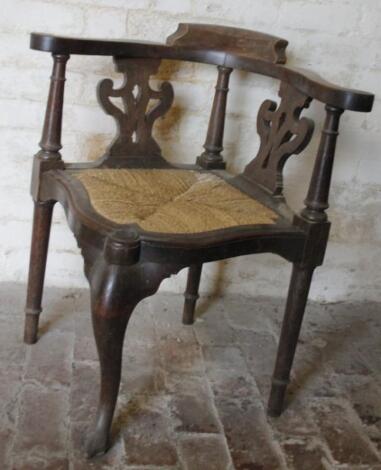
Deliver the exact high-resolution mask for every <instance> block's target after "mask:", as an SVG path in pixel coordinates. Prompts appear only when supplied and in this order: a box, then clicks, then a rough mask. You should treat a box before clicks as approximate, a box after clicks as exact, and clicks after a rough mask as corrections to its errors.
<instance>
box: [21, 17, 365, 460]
mask: <svg viewBox="0 0 381 470" xmlns="http://www.w3.org/2000/svg"><path fill="white" fill-rule="evenodd" d="M286 45H287V41H284V40H280V39H279V38H274V37H273V36H268V35H264V34H263V33H257V32H248V31H247V30H239V29H237V28H227V27H220V26H214V25H213V26H211V25H192V24H185V25H180V27H179V29H178V31H177V32H176V33H175V34H174V35H172V36H170V37H169V38H168V40H167V44H157V43H156V44H155V43H141V42H132V41H104V40H88V39H74V38H63V37H55V36H51V35H44V34H33V35H32V37H31V47H32V48H34V49H38V50H45V51H50V52H52V53H53V59H54V65H53V74H52V81H51V87H50V93H49V99H48V105H47V110H46V118H45V125H44V131H43V137H42V140H41V151H40V152H39V153H38V154H37V156H36V157H35V164H34V170H33V177H32V178H33V180H32V181H33V182H32V195H33V198H34V200H35V205H36V208H35V216H34V225H33V239H32V249H31V258H30V276H29V281H28V299H27V308H26V313H27V320H26V330H25V341H26V342H28V343H32V342H35V341H36V338H37V326H38V315H39V313H40V311H41V296H42V286H43V279H44V272H45V264H46V253H47V247H48V240H49V231H50V224H51V214H52V209H53V204H54V203H55V202H56V201H58V202H60V204H62V206H63V207H64V210H65V212H66V215H67V220H68V223H69V225H70V228H71V229H72V231H73V233H74V235H75V237H76V239H77V242H78V245H79V246H80V248H81V250H82V254H83V257H84V261H85V263H84V265H85V274H86V276H87V278H88V280H89V284H90V290H91V305H92V317H93V325H94V334H95V337H96V342H97V348H98V353H99V358H100V364H101V392H100V401H99V407H98V412H97V417H96V422H95V427H94V432H93V433H92V435H91V436H90V439H89V443H88V448H87V450H88V455H89V456H94V455H97V454H100V453H103V452H105V451H106V450H107V448H108V446H109V443H110V442H109V432H110V427H111V423H112V417H113V413H114V409H115V404H116V400H117V395H118V389H119V383H120V367H121V354H122V345H123V339H124V334H125V330H126V326H127V323H128V320H129V318H130V316H131V314H132V312H133V310H134V307H135V306H136V304H137V303H138V302H139V301H140V300H142V299H143V298H144V297H147V296H149V295H152V294H153V293H154V292H156V290H157V289H158V287H159V285H160V283H161V281H162V280H163V279H164V278H165V277H168V276H169V275H171V274H174V273H177V272H178V271H179V270H180V269H183V268H184V267H190V269H189V276H188V282H187V288H186V293H185V305H184V317H183V319H184V323H188V324H189V323H191V322H192V321H193V318H194V308H195V304H196V299H197V295H198V287H199V281H200V276H201V267H202V265H203V263H206V262H209V261H215V260H221V259H226V258H230V257H234V256H240V255H245V254H254V253H275V254H278V255H279V256H281V257H283V258H284V259H286V260H288V261H290V262H291V263H293V265H294V269H293V274H292V279H291V283H290V290H289V295H288V301H287V306H286V313H285V318H284V322H283V327H282V334H281V339H280V344H279V350H278V355H277V361H276V367H275V372H274V378H273V385H272V391H271V394H270V401H269V413H270V414H272V415H278V414H279V413H280V412H281V410H282V407H283V401H284V396H285V392H286V386H287V382H288V380H289V376H290V370H291V366H292V362H293V357H294V354H295V348H296V344H297V340H298V336H299V331H300V327H301V323H302V318H303V313H304V309H305V305H306V301H307V296H308V290H309V286H310V282H311V278H312V273H313V271H314V269H315V268H316V267H317V266H319V265H321V264H322V263H323V259H324V254H325V250H326V246H327V241H328V234H329V229H330V223H329V221H328V220H327V216H326V214H325V210H326V209H327V207H328V195H329V187H330V183H331V173H332V165H333V160H334V151H335V142H336V137H337V132H338V124H339V117H340V115H341V113H342V110H344V109H351V110H357V111H370V110H371V108H372V104H373V99H374V96H373V95H372V94H370V93H367V92H362V91H356V90H351V89H347V88H342V87H338V86H336V85H333V84H331V83H329V82H326V81H325V80H323V79H321V78H320V77H319V76H317V75H315V74H313V73H310V72H307V71H304V70H297V69H292V68H290V67H287V66H286V65H283V62H284V61H285V54H284V51H285V47H286ZM69 54H88V55H110V56H114V60H115V64H116V68H117V71H119V72H121V73H122V74H123V75H124V78H125V82H124V84H123V85H122V86H121V88H120V89H118V90H115V89H114V88H113V83H112V81H111V80H104V81H102V82H101V84H100V86H99V100H100V103H101V105H102V107H103V108H104V110H105V111H106V113H108V114H110V115H111V116H113V117H114V119H115V120H116V122H117V126H118V134H117V136H116V138H115V140H114V141H113V143H112V144H111V146H110V147H109V149H108V151H107V152H106V155H104V156H103V157H102V158H100V159H99V160H98V161H96V162H93V163H82V164H64V163H63V162H62V159H61V156H60V153H59V151H60V149H61V123H62V105H63V92H64V78H65V64H66V62H67V59H68V56H69ZM161 59H170V60H188V61H195V62H201V63H209V64H213V65H217V66H218V70H219V77H218V83H217V87H216V88H217V89H216V95H215V98H214V102H213V108H212V113H211V119H210V123H209V129H208V135H207V139H206V142H205V152H204V155H203V156H201V157H200V158H199V160H198V163H199V164H200V165H201V166H203V167H204V170H202V171H205V172H206V173H207V172H209V171H210V169H211V168H214V170H213V173H214V174H215V175H218V176H219V177H221V178H223V179H224V180H225V181H226V182H227V183H228V184H231V185H232V186H234V187H236V188H237V189H239V190H241V191H243V192H244V193H246V194H247V195H248V196H250V197H252V198H255V199H256V200H257V201H259V202H261V203H262V204H264V205H265V206H267V207H269V208H270V209H272V210H273V211H274V212H275V213H277V215H278V218H277V220H276V221H275V223H274V224H273V225H252V226H250V225H246V226H238V227H230V228H225V229H221V230H214V231H210V232H203V233H195V234H168V233H155V232H147V231H145V230H143V229H141V227H140V226H138V225H137V224H127V225H120V224H116V223H114V222H112V221H111V220H108V219H105V218H103V217H102V216H101V215H100V214H98V213H97V212H96V211H95V209H94V208H93V207H92V205H91V202H90V200H89V196H88V194H87V192H86V190H85V188H84V187H83V186H82V184H81V183H80V181H79V180H78V179H77V178H76V177H75V175H76V174H77V173H78V172H81V171H83V170H86V169H89V168H99V169H107V168H172V169H176V168H178V169H183V170H184V169H189V170H198V171H200V166H199V165H197V164H195V165H178V166H176V165H172V164H170V163H169V162H167V161H166V160H165V158H164V157H163V156H162V155H161V150H160V147H159V145H158V144H157V142H156V141H155V140H154V138H153V136H152V128H153V125H154V122H155V120H156V119H157V118H158V117H159V116H163V115H164V114H165V112H166V111H167V110H168V109H169V107H170V106H171V104H172V100H173V90H172V87H171V85H170V84H168V83H164V84H163V85H162V86H161V88H160V89H159V90H157V91H155V90H152V89H151V88H150V86H149V79H150V77H151V76H152V75H153V74H155V73H156V71H157V69H158V66H159V63H160V60H161ZM231 69H240V70H246V71H248V72H253V73H259V74H262V75H265V76H269V77H272V78H275V79H278V80H279V81H280V82H281V87H280V98H281V101H280V104H279V106H278V107H277V106H276V104H275V103H274V102H272V101H269V100H267V101H265V102H264V103H263V105H262V106H261V108H260V110H259V114H258V132H259V134H260V138H261V145H260V148H259V152H258V155H257V157H256V158H255V159H254V160H253V162H251V163H250V164H249V165H247V167H246V169H245V171H244V173H243V174H241V175H238V176H233V175H231V174H229V173H228V172H226V171H225V170H222V169H218V170H216V169H217V168H222V166H223V165H222V163H223V161H222V158H221V151H222V146H223V131H224V120H225V114H226V97H227V88H228V79H229V75H230V72H231ZM117 98H120V100H121V107H120V108H119V107H118V105H116V104H115V99H117ZM311 99H316V100H318V101H320V102H322V103H324V104H325V105H326V111H327V117H326V123H325V126H324V130H323V133H322V139H321V144H320V147H319V151H318V154H317V158H316V162H315V169H314V171H313V175H312V178H311V183H310V189H309V192H308V195H307V199H306V201H305V204H306V207H305V209H304V210H303V211H302V212H301V214H300V215H295V214H294V213H293V212H292V211H291V209H290V208H289V207H288V206H287V203H286V201H285V199H284V197H283V196H282V169H283V166H284V164H285V162H286V160H287V158H288V157H289V156H290V155H291V154H297V153H299V152H301V151H302V150H303V149H304V148H305V147H306V146H307V145H308V143H309V141H310V139H311V134H312V130H313V123H312V122H311V121H310V120H307V119H306V118H304V117H301V113H302V111H303V110H304V108H306V107H307V106H308V104H309V102H310V101H311ZM150 100H156V101H157V102H158V103H157V105H156V107H154V108H152V107H151V103H150ZM208 162H209V163H210V162H211V163H212V165H210V164H209V166H208Z"/></svg>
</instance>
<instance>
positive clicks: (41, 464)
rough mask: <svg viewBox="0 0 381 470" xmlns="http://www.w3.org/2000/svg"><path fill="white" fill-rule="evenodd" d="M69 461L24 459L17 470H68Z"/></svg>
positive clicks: (47, 458)
mask: <svg viewBox="0 0 381 470" xmlns="http://www.w3.org/2000/svg"><path fill="white" fill-rule="evenodd" d="M69 466H70V464H69V460H68V459H65V458H62V459H60V458H54V457H52V458H49V457H46V458H43V457H28V456H27V457H26V459H25V460H23V461H22V463H21V464H20V466H19V465H17V470H69V468H70V467H69Z"/></svg>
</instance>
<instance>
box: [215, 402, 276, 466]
mask: <svg viewBox="0 0 381 470" xmlns="http://www.w3.org/2000/svg"><path fill="white" fill-rule="evenodd" d="M216 407H217V411H218V414H219V417H220V419H221V421H222V425H223V428H224V432H225V436H226V439H227V442H228V446H229V449H230V452H231V456H232V459H233V463H234V466H235V468H241V469H245V468H266V469H278V468H282V465H284V458H283V456H282V453H281V450H280V446H279V444H278V443H277V442H276V441H275V439H274V436H273V435H272V431H271V428H270V426H269V425H268V423H267V420H266V415H265V412H264V410H263V408H262V407H261V405H260V404H259V403H253V402H252V401H245V400H242V401H239V400H225V399H222V400H216Z"/></svg>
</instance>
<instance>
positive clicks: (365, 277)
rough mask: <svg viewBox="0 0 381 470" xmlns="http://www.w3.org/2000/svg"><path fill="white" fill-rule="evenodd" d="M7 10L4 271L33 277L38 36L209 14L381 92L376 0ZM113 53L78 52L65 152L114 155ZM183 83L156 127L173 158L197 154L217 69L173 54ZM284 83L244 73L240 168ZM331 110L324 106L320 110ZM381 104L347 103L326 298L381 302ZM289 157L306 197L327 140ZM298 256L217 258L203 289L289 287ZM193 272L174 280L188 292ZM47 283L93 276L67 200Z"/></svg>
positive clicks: (235, 105) (152, 26)
mask: <svg viewBox="0 0 381 470" xmlns="http://www.w3.org/2000/svg"><path fill="white" fill-rule="evenodd" d="M1 10H2V11H1V15H0V155H1V180H0V198H1V205H0V222H1V231H0V263H1V271H0V280H1V281H10V280H13V281H22V282H24V281H25V279H26V272H27V264H28V250H29V241H30V229H31V212H32V204H31V200H30V197H29V179H30V171H31V163H32V155H33V153H35V151H36V150H37V143H38V141H39V138H40V129H41V126H42V120H43V113H44V105H45V100H46V94H47V89H48V79H49V75H50V67H51V58H50V56H49V54H46V53H41V52H36V51H31V50H29V49H28V33H30V32H31V31H40V32H51V33H55V34H62V35H72V36H87V37H105V38H140V39H146V40H157V41H164V40H165V37H166V36H167V35H168V34H170V33H171V32H173V31H174V30H175V29H176V26H177V23H178V22H181V21H183V22H204V23H205V22H207V23H217V24H226V25H232V26H240V27H245V28H251V29H257V30H259V31H264V32H268V33H272V34H275V35H278V36H281V37H284V38H286V39H288V40H289V42H290V45H289V51H288V56H289V64H291V65H295V66H300V67H310V68H313V69H315V70H316V71H319V72H320V73H321V74H322V75H324V76H325V77H326V78H328V79H329V80H331V81H334V82H337V83H339V84H343V85H345V86H350V87H358V88H362V89H365V90H369V91H373V92H375V93H376V94H379V91H380V88H381V87H380V80H381V52H380V51H381V41H380V39H381V28H380V20H381V3H380V2H379V1H377V0H362V1H361V2H360V1H358V0H266V1H263V0H224V1H213V0H211V1H201V0H139V1H138V0H46V1H44V0H2V1H1ZM112 73H113V72H112V62H111V60H110V59H109V58H102V57H80V56H73V57H72V58H71V59H70V61H69V63H68V81H67V88H66V90H67V93H66V102H65V105H66V106H65V114H64V133H63V145H64V147H63V152H62V153H63V156H64V158H65V159H66V160H67V161H75V160H82V161H86V160H90V159H94V158H96V157H97V156H99V155H101V154H102V151H103V149H104V148H105V146H106V144H107V142H108V141H109V139H110V137H111V135H112V133H113V123H112V121H111V119H110V118H109V117H107V116H106V115H104V114H103V112H102V111H101V110H100V108H99V107H98V106H97V103H96V99H95V86H96V83H97V82H98V81H99V80H100V79H101V78H104V77H107V76H109V75H110V74H112ZM161 75H162V77H170V78H171V80H172V82H173V84H174V87H175V93H176V102H175V107H174V109H173V110H172V111H171V112H170V113H169V115H168V117H167V119H166V120H164V121H163V122H162V123H161V124H160V126H159V127H158V129H157V135H158V139H159V140H160V141H161V143H162V147H163V149H164V152H165V154H166V155H167V156H168V157H169V158H170V159H171V160H172V161H183V162H193V161H194V158H195V156H196V155H197V154H198V153H199V152H200V151H201V148H202V144H203V141H204V137H205V131H206V125H207V120H208V116H209V110H210V104H211V100H212V95H213V91H212V90H213V86H214V81H215V77H216V70H215V68H214V67H212V66H205V65H202V66H199V65H197V66H196V65H194V64H185V65H183V66H181V67H179V66H177V65H175V64H174V65H168V64H163V69H162V74H161ZM276 92H277V83H276V82H273V81H269V80H267V79H264V78H263V77H259V76H250V75H248V74H246V73H242V72H234V73H233V75H232V80H231V92H230V96H229V103H228V119H227V127H226V141H225V156H226V158H227V160H228V161H229V166H230V169H231V170H233V171H238V170H239V169H241V168H242V167H243V165H244V164H245V163H246V162H248V161H249V159H250V158H251V157H252V156H253V154H254V153H255V152H256V149H257V146H258V139H257V136H256V130H255V116H256V112H257V109H258V106H259V104H260V103H261V101H262V100H263V99H265V98H271V97H273V98H274V97H276ZM308 114H309V115H310V116H312V117H313V118H317V119H321V118H322V116H323V113H322V107H321V105H319V104H318V103H313V105H312V106H311V108H310V109H309V110H308ZM380 128H381V112H380V101H379V98H378V97H377V99H376V102H375V107H374V111H373V113H372V114H370V115H367V114H357V113H350V112H348V113H346V114H345V115H344V117H343V120H342V131H341V136H340V137H339V143H338V151H337V161H336V166H335V170H334V184H333V191H332V197H331V205H332V208H331V209H330V211H329V212H330V217H331V219H332V221H333V231H332V237H331V242H330V245H329V249H328V253H327V257H326V262H325V265H324V266H323V267H322V268H320V269H319V270H318V271H317V273H316V276H315V282H314V284H313V289H312V297H313V298H316V299H320V300H325V301H332V300H334V301H338V300H344V299H369V298H371V299H375V300H378V299H379V292H380V286H381V274H380V269H379V266H380V264H381V245H380V240H381V222H380V217H381V191H380V190H381V151H380V144H381V138H380V137H381V134H380ZM318 131H319V127H318V128H317V132H315V138H314V142H313V144H312V145H311V146H310V147H311V149H310V150H308V151H307V152H305V153H304V154H302V155H300V156H297V157H294V158H291V159H290V161H289V163H288V164H287V168H286V185H287V186H286V187H287V191H286V194H287V196H288V199H289V202H290V204H291V206H292V207H293V208H295V210H299V209H300V208H301V207H302V201H303V198H304V196H305V193H306V187H307V183H308V180H309V177H310V173H311V167H312V162H313V157H314V153H315V151H316V147H317V139H316V136H317V135H318V133H319V132H318ZM289 270H290V266H289V264H288V263H286V262H284V261H282V260H281V259H279V258H276V257H275V256H272V255H260V256H253V257H246V258H238V259H236V260H233V261H230V262H225V263H219V264H213V265H210V266H208V267H207V269H206V270H205V276H204V283H203V290H204V291H205V292H213V291H227V292H236V293H242V294H245V295H257V294H259V293H260V294H265V295H284V294H285V292H286V286H287V282H288V274H289ZM184 282H185V277H184V273H182V275H181V274H180V275H179V276H177V277H176V278H174V279H171V280H167V281H165V282H164V283H163V286H162V288H163V289H166V290H175V291H181V290H182V289H183V286H184ZM47 284H48V285H64V286H84V285H85V280H84V276H83V274H82V260H81V257H80V255H79V252H78V249H77V247H76V244H75V241H74V239H73V236H72V235H71V233H70V232H69V230H68V228H67V225H66V223H65V219H64V215H63V212H62V210H61V209H60V208H58V207H57V210H56V213H55V222H54V227H53V231H52V239H51V249H50V255H49V260H48V270H47Z"/></svg>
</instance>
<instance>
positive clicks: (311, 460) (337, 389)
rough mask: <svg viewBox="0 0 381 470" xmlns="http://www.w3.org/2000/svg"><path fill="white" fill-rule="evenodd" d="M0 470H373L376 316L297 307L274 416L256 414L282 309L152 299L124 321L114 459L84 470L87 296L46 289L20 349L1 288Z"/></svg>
mask: <svg viewBox="0 0 381 470" xmlns="http://www.w3.org/2000/svg"><path fill="white" fill-rule="evenodd" d="M0 298H1V305H0V469H1V470H7V469H15V470H34V469H39V470H40V469H54V470H63V469H71V470H80V469H111V468H112V469H116V470H118V469H130V470H133V469H134V470H138V469H140V470H143V469H145V470H151V469H152V470H153V469H155V470H158V469H188V470H198V469H200V470H220V469H221V470H224V469H229V470H232V469H234V468H235V469H237V470H243V469H246V470H258V469H266V470H271V469H287V468H288V469H298V470H299V469H303V470H304V469H307V470H318V469H353V470H354V469H381V374H380V371H381V354H380V353H381V344H380V343H381V341H380V337H381V336H380V332H381V315H380V306H379V305H376V304H365V303H364V304H357V305H356V304H345V303H338V304H333V305H318V304H314V303H311V304H310V305H309V307H308V310H307V314H306V319H305V323H304V328H303V334H302V337H301V340H300V344H299V347H298V351H297V357H296V361H295V367H294V380H293V382H292V385H291V386H290V393H289V395H288V403H287V410H286V411H285V412H284V414H283V415H282V417H281V418H278V419H269V418H267V417H266V414H265V403H266V397H267V395H268V390H269V383H270V375H271V372H272V368H273V363H274V356H275V349H276V342H277V337H278V333H279V328H280V319H281V315H282V310H283V301H282V300H278V299H271V298H256V299H248V298H242V297H227V298H224V299H209V298H201V299H200V302H199V308H198V320H197V322H196V323H195V325H194V326H193V327H185V326H182V324H181V321H180V317H181V309H182V298H181V297H180V296H176V295H163V294H162V295H160V294H158V295H157V296H155V297H152V298H151V299H147V300H146V301H144V302H143V303H142V304H141V305H140V306H139V307H138V309H137V311H136V314H135V315H134V316H133V317H132V319H131V323H130V325H129V329H128V333H127V340H126V343H125V351H124V366H123V369H124V370H123V383H122V386H121V393H120V399H119V402H118V407H117V413H116V419H115V423H114V428H113V434H114V437H113V442H114V444H113V447H112V449H111V450H110V451H109V452H108V454H107V455H106V456H104V457H102V458H98V459H97V460H94V461H92V462H89V461H86V460H85V459H84V457H83V451H82V449H83V441H84V439H85V437H86V429H87V427H88V426H89V423H91V419H92V417H93V416H94V411H95V406H96V400H97V393H98V363H97V356H96V352H95V348H94V342H93V338H92V332H91V324H90V315H89V305H88V303H89V302H88V293H87V292H86V291H82V290H59V289H53V288H50V289H47V292H46V296H45V305H46V309H45V311H44V314H43V316H42V318H41V328H40V333H41V338H40V340H39V342H38V343H37V344H36V345H34V346H24V345H23V343H22V341H21V338H22V322H23V318H22V313H21V311H22V304H23V299H24V287H23V286H20V285H11V284H7V285H2V286H0Z"/></svg>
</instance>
